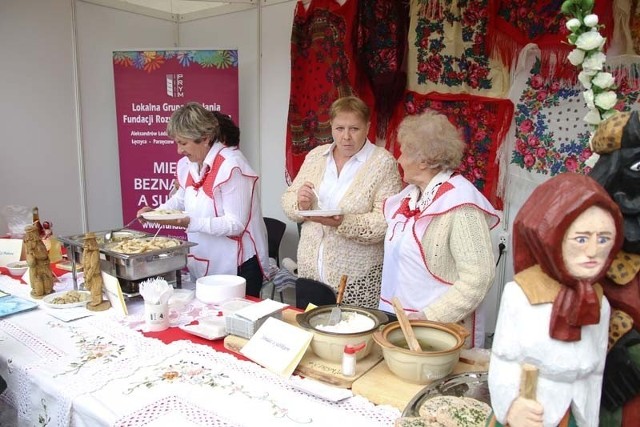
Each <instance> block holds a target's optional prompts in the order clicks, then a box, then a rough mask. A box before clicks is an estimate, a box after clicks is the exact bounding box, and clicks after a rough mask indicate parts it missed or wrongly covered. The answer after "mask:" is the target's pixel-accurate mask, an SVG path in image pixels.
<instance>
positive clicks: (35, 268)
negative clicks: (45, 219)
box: [23, 225, 57, 299]
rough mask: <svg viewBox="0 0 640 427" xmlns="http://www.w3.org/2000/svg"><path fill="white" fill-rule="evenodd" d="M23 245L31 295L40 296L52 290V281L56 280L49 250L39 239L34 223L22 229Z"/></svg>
mask: <svg viewBox="0 0 640 427" xmlns="http://www.w3.org/2000/svg"><path fill="white" fill-rule="evenodd" d="M24 231H25V235H24V239H23V241H24V246H25V249H26V254H27V265H28V266H29V281H30V282H31V296H32V297H34V298H38V299H39V298H42V297H43V296H45V295H49V294H50V293H52V292H53V283H54V282H56V281H57V279H56V276H54V274H53V272H52V271H51V263H50V262H49V252H47V248H46V247H45V246H44V243H42V240H41V239H40V232H39V230H38V227H36V226H35V225H28V226H26V227H25V229H24Z"/></svg>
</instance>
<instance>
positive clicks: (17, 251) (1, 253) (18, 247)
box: [0, 239, 22, 266]
mask: <svg viewBox="0 0 640 427" xmlns="http://www.w3.org/2000/svg"><path fill="white" fill-rule="evenodd" d="M21 254H22V239H0V265H2V266H5V265H7V264H9V263H10V262H17V261H20V255H21Z"/></svg>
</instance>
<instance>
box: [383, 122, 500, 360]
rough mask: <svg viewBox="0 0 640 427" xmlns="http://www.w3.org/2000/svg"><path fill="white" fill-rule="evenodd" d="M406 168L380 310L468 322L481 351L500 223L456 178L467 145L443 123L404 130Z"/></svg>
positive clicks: (394, 207) (390, 204)
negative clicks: (398, 307) (493, 234)
mask: <svg viewBox="0 0 640 427" xmlns="http://www.w3.org/2000/svg"><path fill="white" fill-rule="evenodd" d="M398 141H399V142H400V148H401V153H402V154H401V155H400V157H399V158H398V162H399V163H400V166H402V169H403V171H404V180H405V182H407V183H408V184H409V185H408V186H407V187H406V188H405V189H404V190H402V191H401V192H400V193H398V194H396V195H394V196H392V197H390V198H389V199H387V201H386V202H385V205H384V215H385V218H386V220H387V223H388V228H387V233H386V236H385V242H384V264H383V270H382V292H381V297H380V305H379V308H380V309H382V310H385V311H389V312H393V307H392V305H391V299H392V298H393V297H398V298H399V299H400V302H401V303H402V306H403V308H404V309H405V311H407V312H408V313H409V317H410V318H414V319H424V318H426V319H428V320H433V321H437V322H462V324H463V325H464V326H465V328H467V329H468V330H469V332H470V337H469V338H468V341H467V346H470V347H472V346H473V347H481V346H482V345H483V342H484V322H483V319H482V316H480V314H479V313H477V310H476V309H477V308H478V306H479V305H480V303H481V302H482V300H483V299H484V297H485V295H486V294H487V292H488V291H489V288H490V287H491V284H492V283H493V279H494V275H495V261H494V256H493V250H492V246H491V238H490V236H489V229H490V228H493V227H495V226H496V225H497V224H498V222H499V219H498V216H497V215H496V212H495V210H494V209H493V207H492V206H491V204H490V203H489V202H488V201H487V199H486V198H485V197H484V196H483V195H482V194H481V193H480V192H479V191H478V190H477V189H476V188H475V187H474V186H473V184H471V183H470V182H469V181H468V180H466V179H465V178H464V177H462V176H461V175H458V174H456V173H454V172H453V170H454V169H455V168H457V167H458V165H459V164H460V161H461V159H462V154H463V151H464V148H465V144H464V142H463V140H462V138H461V136H460V134H459V132H458V130H457V129H456V128H455V127H454V126H453V125H452V124H451V123H450V122H449V121H448V119H447V118H446V117H445V116H444V115H442V114H437V113H435V112H433V111H427V112H425V113H423V114H421V115H419V116H408V117H406V118H405V119H404V120H403V121H402V123H401V124H400V126H399V128H398Z"/></svg>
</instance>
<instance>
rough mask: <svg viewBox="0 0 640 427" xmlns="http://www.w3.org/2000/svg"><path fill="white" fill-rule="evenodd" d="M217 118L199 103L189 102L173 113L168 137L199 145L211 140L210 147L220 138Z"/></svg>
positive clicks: (168, 128)
mask: <svg viewBox="0 0 640 427" xmlns="http://www.w3.org/2000/svg"><path fill="white" fill-rule="evenodd" d="M219 134H220V126H219V125H218V119H216V116H215V115H214V114H213V113H212V112H211V111H209V110H207V109H206V108H204V107H203V106H202V104H199V103H197V102H189V103H187V104H185V105H183V106H182V107H180V108H178V109H177V110H176V111H174V112H173V114H172V115H171V118H170V119H169V123H168V124H167V135H169V136H170V137H171V138H173V139H175V138H176V137H180V138H186V139H192V140H194V141H195V142H197V143H200V142H202V141H203V140H205V139H209V145H211V144H213V143H214V142H215V141H216V140H217V139H218V137H219Z"/></svg>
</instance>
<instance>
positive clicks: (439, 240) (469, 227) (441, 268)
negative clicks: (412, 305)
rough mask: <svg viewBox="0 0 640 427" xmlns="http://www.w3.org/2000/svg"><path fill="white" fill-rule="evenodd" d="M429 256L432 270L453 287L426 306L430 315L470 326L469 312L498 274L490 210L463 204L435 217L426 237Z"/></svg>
mask: <svg viewBox="0 0 640 427" xmlns="http://www.w3.org/2000/svg"><path fill="white" fill-rule="evenodd" d="M422 245H423V248H424V253H425V260H426V262H427V265H428V266H429V269H430V271H431V273H432V274H434V275H435V276H436V277H439V278H441V279H443V280H444V281H446V282H448V283H451V284H452V285H451V287H450V289H449V290H447V292H446V293H444V294H443V295H442V297H440V298H439V299H438V300H436V301H435V302H434V303H433V304H430V305H429V306H428V307H427V308H425V309H424V312H425V315H426V316H427V319H429V320H434V321H437V322H459V321H461V320H466V322H464V323H465V324H464V326H465V327H467V328H470V327H471V325H470V324H469V323H468V322H469V319H466V318H467V316H468V315H469V314H471V313H473V312H474V310H475V309H476V308H477V307H478V306H479V305H480V303H481V302H482V300H483V299H484V297H485V296H486V295H487V293H488V292H489V289H490V288H491V285H492V284H493V279H494V277H495V258H494V255H493V249H492V246H491V236H490V235H489V226H488V223H487V218H486V214H485V213H484V212H482V211H481V210H480V209H477V208H476V207H473V206H461V207H458V208H456V209H454V210H452V211H450V212H447V213H446V214H443V215H439V216H437V217H435V218H434V219H433V221H432V222H431V224H429V227H427V231H426V232H425V234H424V236H423V237H422Z"/></svg>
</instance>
